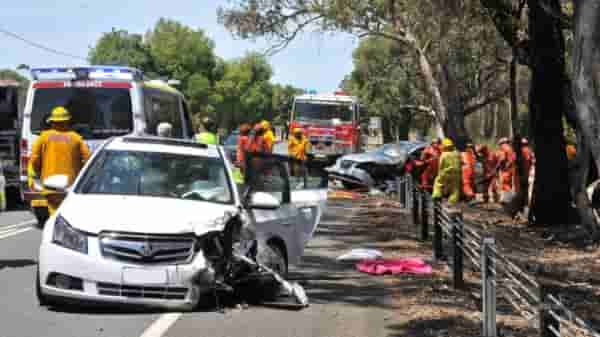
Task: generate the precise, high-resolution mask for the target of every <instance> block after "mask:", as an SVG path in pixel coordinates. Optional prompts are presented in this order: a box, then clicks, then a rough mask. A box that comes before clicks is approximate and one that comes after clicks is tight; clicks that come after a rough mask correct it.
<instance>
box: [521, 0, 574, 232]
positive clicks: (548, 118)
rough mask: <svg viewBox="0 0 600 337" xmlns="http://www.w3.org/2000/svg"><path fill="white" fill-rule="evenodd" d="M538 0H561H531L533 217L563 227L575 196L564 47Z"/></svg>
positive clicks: (551, 0)
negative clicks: (572, 194)
mask: <svg viewBox="0 0 600 337" xmlns="http://www.w3.org/2000/svg"><path fill="white" fill-rule="evenodd" d="M539 1H545V2H546V5H547V6H549V7H551V8H554V9H557V10H559V9H560V4H559V2H558V0H528V5H529V34H530V38H531V49H530V51H531V55H530V56H531V68H532V81H531V82H532V83H531V93H530V102H529V105H530V114H531V129H532V130H533V132H534V137H533V138H534V141H535V144H536V156H537V161H536V163H537V165H536V166H537V169H536V170H535V175H536V176H535V183H534V193H533V199H534V201H533V203H532V210H531V211H532V215H533V217H532V218H531V219H532V220H533V221H535V223H537V224H542V225H558V224H565V223H567V221H568V213H569V207H570V200H571V199H570V194H569V184H568V183H564V182H565V180H567V177H568V167H567V158H566V153H565V140H564V136H563V124H562V117H563V111H562V110H563V108H564V96H563V95H562V83H563V81H564V80H565V79H564V76H563V75H564V69H565V60H564V55H565V49H564V38H563V35H562V30H561V28H560V25H559V23H558V21H557V20H556V19H555V18H553V17H552V16H551V15H550V14H549V13H547V12H546V11H544V9H543V8H542V7H541V5H540V4H539Z"/></svg>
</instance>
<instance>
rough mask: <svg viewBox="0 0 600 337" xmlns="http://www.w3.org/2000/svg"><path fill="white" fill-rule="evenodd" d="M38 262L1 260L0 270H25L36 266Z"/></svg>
mask: <svg viewBox="0 0 600 337" xmlns="http://www.w3.org/2000/svg"><path fill="white" fill-rule="evenodd" d="M36 264H37V261H34V260H31V259H16V260H0V270H2V269H4V268H23V267H29V266H34V265H36Z"/></svg>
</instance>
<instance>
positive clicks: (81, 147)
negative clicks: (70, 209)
mask: <svg viewBox="0 0 600 337" xmlns="http://www.w3.org/2000/svg"><path fill="white" fill-rule="evenodd" d="M89 158H90V149H89V148H88V146H87V144H86V143H85V142H84V141H83V138H82V137H81V136H80V135H79V134H78V133H77V132H75V131H59V130H54V129H51V130H47V131H44V132H42V133H41V135H40V137H38V139H37V140H36V141H35V143H34V144H33V148H32V152H31V158H30V162H29V164H30V169H29V170H28V171H29V174H30V175H31V177H30V178H33V177H39V178H40V180H41V181H42V182H43V181H44V180H45V179H46V178H48V177H50V176H53V175H66V176H67V177H68V178H69V185H70V184H72V183H73V181H74V180H75V178H76V177H77V174H79V171H80V170H81V168H82V167H83V164H85V162H86V161H87V160H88V159H89Z"/></svg>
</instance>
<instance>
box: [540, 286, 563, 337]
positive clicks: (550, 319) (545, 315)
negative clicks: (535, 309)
mask: <svg viewBox="0 0 600 337" xmlns="http://www.w3.org/2000/svg"><path fill="white" fill-rule="evenodd" d="M546 293H547V289H546V286H545V285H543V284H540V299H541V301H542V303H540V304H541V305H540V336H541V337H556V334H555V333H554V332H553V331H552V328H554V330H556V332H558V333H559V335H560V322H559V321H558V320H557V319H556V318H555V317H554V316H552V315H551V314H550V309H551V308H552V306H551V305H549V304H547V303H546V301H545V299H546Z"/></svg>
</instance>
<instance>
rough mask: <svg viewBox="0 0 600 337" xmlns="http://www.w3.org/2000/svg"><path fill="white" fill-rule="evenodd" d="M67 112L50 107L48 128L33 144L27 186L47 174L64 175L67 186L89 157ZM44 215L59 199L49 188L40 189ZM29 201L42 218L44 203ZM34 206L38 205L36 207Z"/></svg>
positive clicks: (39, 217) (49, 211) (44, 178)
mask: <svg viewBox="0 0 600 337" xmlns="http://www.w3.org/2000/svg"><path fill="white" fill-rule="evenodd" d="M70 120H71V114H70V113H69V111H68V110H67V109H65V108H64V107H56V108H54V109H53V110H52V113H51V114H50V117H49V118H48V120H47V121H48V123H50V129H49V130H46V131H43V132H42V133H41V134H40V136H39V138H38V139H37V140H36V141H35V143H34V144H33V148H32V152H31V159H30V162H29V168H28V173H29V188H30V189H31V190H35V188H34V181H35V180H37V179H39V181H40V182H42V183H43V182H44V181H45V180H46V179H47V178H48V177H51V176H55V175H65V176H67V179H68V185H71V184H72V183H73V181H74V180H75V178H76V177H77V175H78V174H79V171H80V170H81V168H82V167H83V165H84V164H85V162H86V161H87V160H88V159H89V157H90V150H89V148H88V146H87V145H86V143H85V142H84V141H83V138H82V137H81V136H80V135H79V134H78V133H77V132H75V131H73V130H71V128H70V123H69V122H70ZM42 195H44V197H45V199H46V200H45V201H46V204H47V212H48V215H49V216H50V215H52V214H53V213H54V212H55V211H56V209H57V208H58V206H59V205H60V202H61V201H62V200H61V198H60V197H57V196H56V195H54V194H53V193H52V192H51V191H47V190H44V191H42ZM36 201H38V200H33V201H32V205H31V206H32V208H33V209H34V213H35V214H36V217H38V219H43V218H44V216H45V214H44V213H45V212H46V207H45V206H46V205H44V202H43V201H42V202H41V203H36ZM36 206H37V207H38V208H36Z"/></svg>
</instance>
